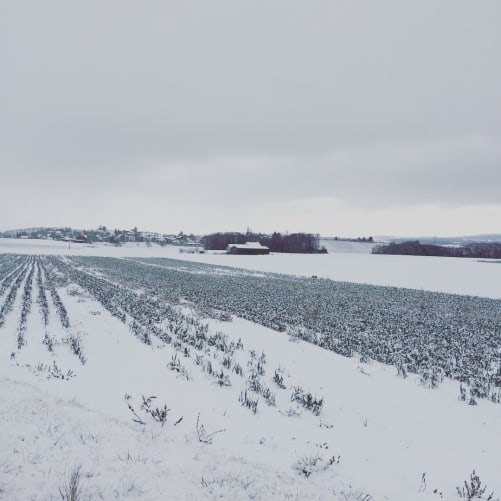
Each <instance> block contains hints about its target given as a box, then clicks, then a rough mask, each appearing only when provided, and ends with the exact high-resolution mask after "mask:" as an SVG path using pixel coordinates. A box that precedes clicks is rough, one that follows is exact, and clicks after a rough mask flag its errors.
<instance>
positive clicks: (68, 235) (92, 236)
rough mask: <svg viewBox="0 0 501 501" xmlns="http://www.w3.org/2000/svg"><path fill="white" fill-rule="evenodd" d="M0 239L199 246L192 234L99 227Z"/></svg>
mask: <svg viewBox="0 0 501 501" xmlns="http://www.w3.org/2000/svg"><path fill="white" fill-rule="evenodd" d="M0 238H20V239H41V240H58V241H63V242H74V243H86V244H91V243H97V242H106V243H110V244H114V245H121V244H124V243H128V242H146V243H156V244H159V245H182V246H188V247H189V246H194V247H196V246H198V245H200V237H197V236H195V235H193V234H189V235H187V234H184V233H183V232H180V233H179V234H177V235H169V234H161V233H156V232H151V231H139V230H138V229H137V228H133V229H131V230H120V229H113V230H110V229H108V228H107V227H106V226H99V227H98V228H97V229H95V230H82V229H74V228H68V227H53V228H25V229H22V230H10V231H4V232H0Z"/></svg>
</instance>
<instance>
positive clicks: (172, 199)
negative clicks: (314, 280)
mask: <svg viewBox="0 0 501 501" xmlns="http://www.w3.org/2000/svg"><path fill="white" fill-rule="evenodd" d="M500 26H501V2H500V1H499V0H491V1H489V0H481V1H476V0H470V1H463V0H441V1H437V0H429V1H428V0H419V1H418V0H414V1H406V0H395V1H385V0H378V1H373V0H367V1H352V0H345V1H337V0H326V1H316V0H308V1H305V0H301V1H295V0H276V1H274V0H267V1H257V0H250V1H239V0H228V1H219V0H211V1H207V0H194V1H184V0H183V1H182V0H179V1H176V2H171V1H167V0H162V1H148V0H145V1H141V2H139V1H137V0H134V1H129V0H120V1H106V0H97V1H94V0H85V1H81V2H69V1H67V0H61V1H51V0H44V1H43V2H41V1H40V0H33V1H31V2H30V1H23V0H2V2H0V68H1V77H0V229H4V230H5V229H11V228H20V227H32V226H46V225H47V226H49V225H50V226H52V225H68V226H74V227H96V226H97V225H99V224H104V225H107V226H109V227H121V228H122V227H126V228H130V227H133V226H138V227H139V228H140V229H149V230H157V231H162V232H176V233H177V232H179V231H181V230H182V231H185V232H195V233H205V232H211V231H218V230H221V231H224V230H239V231H245V230H246V229H247V227H250V228H252V229H253V230H255V231H273V230H278V231H286V230H287V231H311V232H318V233H321V234H323V235H332V236H333V235H339V236H359V235H378V234H379V235H380V234H386V235H400V236H410V235H434V234H436V235H461V234H474V233H484V232H497V233H501V29H500Z"/></svg>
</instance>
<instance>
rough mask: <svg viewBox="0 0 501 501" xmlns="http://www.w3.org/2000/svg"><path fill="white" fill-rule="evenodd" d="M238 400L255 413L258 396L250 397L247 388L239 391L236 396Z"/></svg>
mask: <svg viewBox="0 0 501 501" xmlns="http://www.w3.org/2000/svg"><path fill="white" fill-rule="evenodd" d="M238 401H239V402H240V403H241V404H242V405H243V406H245V407H247V408H248V409H250V410H251V411H252V412H253V413H254V414H256V413H257V404H258V402H259V399H258V398H253V397H251V396H250V395H249V394H248V393H247V390H245V391H244V392H241V393H240V396H239V397H238Z"/></svg>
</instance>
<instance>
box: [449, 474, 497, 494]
mask: <svg viewBox="0 0 501 501" xmlns="http://www.w3.org/2000/svg"><path fill="white" fill-rule="evenodd" d="M486 490H487V486H486V485H482V481H481V480H480V477H479V476H478V475H477V474H476V473H475V470H473V472H472V473H471V475H470V481H469V482H467V481H466V480H465V481H464V482H463V486H462V487H456V491H457V493H458V495H459V497H460V498H463V499H467V500H468V501H471V500H472V499H487V501H494V492H491V493H490V494H489V495H488V496H487V498H484V497H483V495H484V494H485V491H486Z"/></svg>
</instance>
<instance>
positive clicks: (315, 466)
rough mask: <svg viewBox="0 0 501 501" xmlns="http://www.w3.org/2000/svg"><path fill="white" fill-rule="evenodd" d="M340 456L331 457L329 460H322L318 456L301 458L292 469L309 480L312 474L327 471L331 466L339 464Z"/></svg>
mask: <svg viewBox="0 0 501 501" xmlns="http://www.w3.org/2000/svg"><path fill="white" fill-rule="evenodd" d="M340 459H341V456H337V457H336V456H331V457H330V458H329V459H323V458H322V457H320V456H319V455H316V456H303V457H302V458H299V459H298V460H297V461H296V463H295V464H294V469H295V470H296V471H297V472H298V473H299V474H300V475H303V476H305V477H306V478H309V477H310V475H311V474H312V473H315V472H319V471H324V470H327V468H329V467H330V466H332V465H333V464H339V461H340Z"/></svg>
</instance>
